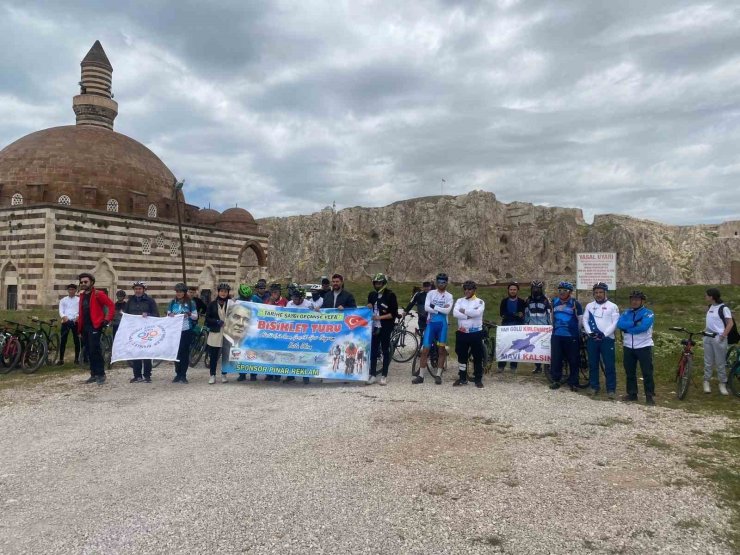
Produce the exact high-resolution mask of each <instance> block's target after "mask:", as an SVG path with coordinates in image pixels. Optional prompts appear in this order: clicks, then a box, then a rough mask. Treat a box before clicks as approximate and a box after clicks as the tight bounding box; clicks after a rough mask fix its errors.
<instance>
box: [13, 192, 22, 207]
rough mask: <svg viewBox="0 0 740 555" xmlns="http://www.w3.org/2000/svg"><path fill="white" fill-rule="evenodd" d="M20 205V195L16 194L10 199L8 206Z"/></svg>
mask: <svg viewBox="0 0 740 555" xmlns="http://www.w3.org/2000/svg"><path fill="white" fill-rule="evenodd" d="M22 204H23V195H22V194H20V193H16V194H14V195H13V196H12V197H11V198H10V206H20V205H22Z"/></svg>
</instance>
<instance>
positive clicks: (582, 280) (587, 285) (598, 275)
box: [576, 252, 617, 291]
mask: <svg viewBox="0 0 740 555" xmlns="http://www.w3.org/2000/svg"><path fill="white" fill-rule="evenodd" d="M599 282H604V283H606V284H607V285H608V286H609V290H610V291H614V290H615V289H616V288H617V253H616V252H579V253H576V289H579V290H581V291H584V290H588V291H590V290H591V288H592V287H593V286H594V285H596V284H597V283H599Z"/></svg>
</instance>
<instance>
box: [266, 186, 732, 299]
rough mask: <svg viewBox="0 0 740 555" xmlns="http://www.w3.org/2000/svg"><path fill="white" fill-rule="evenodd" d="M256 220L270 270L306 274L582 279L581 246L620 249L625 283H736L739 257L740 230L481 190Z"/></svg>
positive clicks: (275, 273) (484, 279) (275, 274)
mask: <svg viewBox="0 0 740 555" xmlns="http://www.w3.org/2000/svg"><path fill="white" fill-rule="evenodd" d="M258 223H259V224H260V227H261V229H262V230H263V231H264V232H266V233H268V235H269V236H270V240H269V248H270V262H269V272H270V275H271V276H273V277H279V278H284V277H292V278H294V279H297V280H300V281H303V280H306V281H314V280H315V279H316V278H317V277H318V276H320V275H325V274H329V273H331V272H334V271H337V272H339V273H342V274H343V275H345V276H348V277H350V278H353V279H364V278H366V277H367V276H369V275H371V274H373V273H375V272H379V271H380V272H385V273H387V274H389V275H390V276H391V277H392V279H394V280H399V281H419V280H422V279H425V278H429V277H432V276H434V275H435V274H436V273H437V272H438V271H445V272H447V273H448V274H449V275H450V277H451V279H453V280H455V281H463V280H465V279H475V280H477V281H479V282H481V283H496V282H501V281H506V280H509V279H517V280H519V281H522V282H526V281H529V280H532V279H535V278H537V279H544V280H546V281H548V282H549V283H552V282H554V281H557V280H560V279H563V278H567V279H570V280H574V279H575V255H576V253H577V252H588V251H604V252H617V253H618V276H617V277H618V281H619V282H620V283H624V284H637V283H641V284H656V285H658V284H660V285H677V284H690V283H729V281H730V265H731V261H732V260H740V240H738V239H735V238H733V237H727V238H722V237H720V236H719V226H711V225H701V226H670V225H665V224H661V223H657V222H651V221H647V220H638V219H635V218H631V217H628V216H619V215H611V214H609V215H603V216H597V217H596V218H595V219H594V223H593V224H591V225H589V224H586V223H585V222H584V220H583V215H582V212H581V211H580V210H579V209H575V208H550V207H544V206H535V205H533V204H528V203H519V202H516V203H511V204H504V203H501V202H499V201H497V200H496V197H495V196H494V195H493V194H492V193H489V192H482V191H474V192H471V193H468V194H466V195H461V196H458V197H453V196H436V197H423V198H417V199H411V200H407V201H401V202H396V203H394V204H391V205H389V206H384V207H381V208H361V207H354V208H346V209H344V210H340V211H338V212H335V211H333V210H331V209H329V208H326V209H324V210H322V211H321V212H317V213H315V214H311V215H307V216H291V217H284V218H265V219H262V220H259V221H258Z"/></svg>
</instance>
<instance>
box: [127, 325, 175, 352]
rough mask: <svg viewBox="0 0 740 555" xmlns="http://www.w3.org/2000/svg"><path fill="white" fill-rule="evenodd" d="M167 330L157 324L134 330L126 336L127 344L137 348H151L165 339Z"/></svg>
mask: <svg viewBox="0 0 740 555" xmlns="http://www.w3.org/2000/svg"><path fill="white" fill-rule="evenodd" d="M166 336H167V332H166V331H165V329H164V328H163V327H162V326H160V325H159V324H155V325H151V326H146V327H144V328H141V329H139V330H136V331H135V332H133V333H132V334H131V335H129V337H128V342H129V345H131V346H132V347H134V348H137V349H151V348H153V347H156V346H157V345H159V344H161V343H162V341H164V340H165V337H166Z"/></svg>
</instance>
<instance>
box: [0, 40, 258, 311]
mask: <svg viewBox="0 0 740 555" xmlns="http://www.w3.org/2000/svg"><path fill="white" fill-rule="evenodd" d="M80 65H81V66H82V80H81V81H80V83H79V85H80V94H78V95H77V96H75V97H74V99H73V102H72V105H73V109H74V113H75V115H76V120H77V121H76V125H67V126H61V127H52V128H50V129H43V130H41V131H36V132H35V133H31V134H30V135H26V136H25V137H22V138H20V139H18V140H17V141H15V142H14V143H12V144H10V145H8V146H6V147H5V148H4V149H3V150H2V151H0V308H3V309H4V308H19V309H25V308H32V307H51V306H54V305H56V304H57V303H58V300H59V298H60V297H62V296H63V295H65V293H66V287H67V284H69V283H70V282H75V281H76V278H77V275H78V274H79V273H80V272H83V271H88V272H92V273H93V274H94V275H95V276H96V279H97V283H96V285H97V286H98V287H99V288H102V289H106V290H107V291H108V292H109V294H110V295H111V296H112V295H113V294H114V292H115V290H116V289H124V290H126V291H127V292H130V291H131V285H132V283H133V282H134V281H135V280H144V281H146V282H147V285H148V290H149V294H151V295H152V296H153V297H154V298H155V299H156V300H157V301H159V302H162V301H165V300H167V299H170V298H172V295H173V286H174V285H175V283H177V282H180V281H182V280H183V272H182V264H181V252H180V248H181V245H180V229H179V227H178V210H179V213H180V219H181V223H182V237H183V248H184V256H185V273H186V277H187V281H188V285H197V286H198V287H199V288H200V289H201V290H202V291H203V292H204V294H205V296H206V297H207V296H208V295H209V293H210V292H211V291H213V290H214V288H215V285H216V284H217V283H219V282H222V281H225V282H227V283H230V284H232V285H233V284H236V283H240V282H249V283H254V281H255V280H256V279H257V278H258V277H261V276H263V275H265V274H266V272H267V268H266V267H267V244H268V237H267V235H266V234H264V233H262V232H260V228H259V226H258V225H257V223H256V222H255V220H254V218H253V217H252V215H251V214H250V213H249V212H247V211H246V210H244V209H243V208H229V209H228V210H225V211H224V212H223V213H219V212H217V211H216V210H211V209H199V208H198V207H197V206H193V205H191V204H188V203H187V202H186V200H185V198H184V195H183V194H182V191H181V189H178V188H177V187H176V183H177V179H176V178H175V176H174V175H173V174H172V172H171V171H170V170H169V168H167V166H166V165H165V164H164V163H163V162H162V161H161V160H160V159H159V158H158V157H157V155H156V154H154V153H153V152H152V151H151V150H149V149H148V148H147V147H145V146H144V145H143V144H141V143H139V142H137V141H136V140H134V139H132V138H130V137H127V136H126V135H122V134H120V133H116V132H115V131H114V130H113V121H114V120H115V118H116V116H117V115H118V103H117V102H116V101H115V100H114V99H113V93H112V89H111V84H112V74H113V67H112V66H111V64H110V62H109V61H108V57H107V56H106V54H105V51H104V50H103V47H102V46H101V44H100V42H99V41H96V42H95V44H94V45H93V47H92V48H91V49H90V51H89V52H88V53H87V55H86V56H85V58H84V59H83V60H82V63H81V64H80ZM213 294H214V295H215V292H214V293H213Z"/></svg>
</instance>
